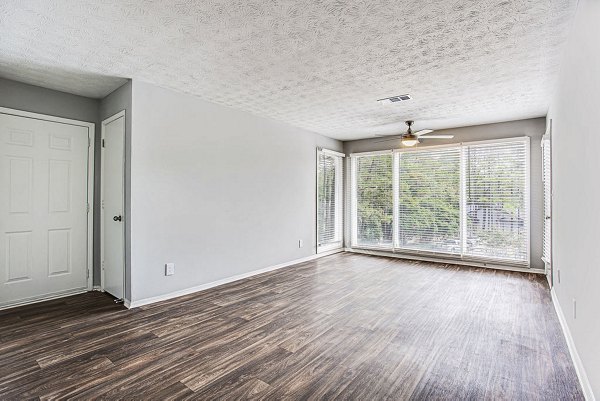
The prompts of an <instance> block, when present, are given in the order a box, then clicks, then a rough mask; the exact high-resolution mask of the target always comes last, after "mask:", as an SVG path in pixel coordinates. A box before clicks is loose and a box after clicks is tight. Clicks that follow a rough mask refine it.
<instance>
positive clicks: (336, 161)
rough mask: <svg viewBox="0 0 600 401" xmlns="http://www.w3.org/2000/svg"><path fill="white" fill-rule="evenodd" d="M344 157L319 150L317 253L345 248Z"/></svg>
mask: <svg viewBox="0 0 600 401" xmlns="http://www.w3.org/2000/svg"><path fill="white" fill-rule="evenodd" d="M342 157H343V154H341V153H337V152H333V151H330V150H326V149H319V150H317V252H323V251H327V250H332V249H335V248H340V247H342V245H343V240H342V238H343V218H344V217H343V210H344V209H343V205H344V203H343V174H342V171H343V163H342Z"/></svg>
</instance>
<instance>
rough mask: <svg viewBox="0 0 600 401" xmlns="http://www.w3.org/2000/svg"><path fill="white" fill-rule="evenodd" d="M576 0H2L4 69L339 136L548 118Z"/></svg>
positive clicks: (88, 92) (1, 72) (91, 91)
mask: <svg viewBox="0 0 600 401" xmlns="http://www.w3.org/2000/svg"><path fill="white" fill-rule="evenodd" d="M576 3H577V0H472V1H466V0H462V1H459V0H445V1H438V0H405V1H400V0H378V1H368V0H362V1H343V0H297V1H294V0H283V1H282V0H258V1H252V0H220V1H219V0H202V1H200V0H199V1H193V0H188V1H184V0H176V1H160V0H157V1H150V0H137V1H132V0H128V1H119V0H114V1H99V0H72V1H67V0H63V1H57V0H34V1H31V0H2V2H0V76H2V77H5V78H10V79H15V80H19V81H24V82H28V83H32V84H36V85H40V86H44V87H49V88H52V89H57V90H62V91H66V92H71V93H76V94H80V95H84V96H91V97H103V96H105V95H106V94H108V93H109V92H111V91H112V90H113V89H115V88H116V87H118V86H119V85H120V84H121V83H122V82H124V79H125V78H137V79H141V80H144V81H147V82H151V83H154V84H157V85H160V86H162V87H166V88H171V89H175V90H178V91H183V92H187V93H191V94H195V95H198V96H200V97H202V98H204V99H207V100H210V101H213V102H216V103H220V104H224V105H228V106H231V107H234V108H238V109H242V110H245V111H249V112H251V113H254V114H258V115H261V116H265V117H271V118H273V119H277V120H280V121H284V122H287V123H289V124H292V125H296V126H298V127H302V128H306V129H308V130H311V131H315V132H319V133H322V134H325V135H328V136H331V137H334V138H338V139H343V140H346V139H356V138H365V137H369V136H373V135H374V134H375V133H395V132H398V131H401V130H403V129H404V124H403V123H402V121H403V120H405V119H409V118H411V119H415V120H417V124H416V128H417V129H420V128H425V127H426V126H427V127H430V128H450V127H457V126H464V125H472V124H481V123H488V122H497V121H506V120H514V119H520V118H527V117H536V116H542V115H545V114H546V111H547V108H548V102H549V98H550V94H551V91H552V89H553V87H554V82H553V81H554V78H555V76H556V74H557V72H558V64H559V59H560V56H561V47H562V43H563V42H564V39H565V36H566V33H567V32H568V27H569V23H570V20H571V18H572V15H573V13H574V10H575V7H576ZM403 93H410V94H411V95H412V96H413V100H411V101H408V102H403V103H400V104H394V105H389V106H381V105H379V104H378V103H377V102H376V99H379V98H382V97H387V96H392V95H399V94H403Z"/></svg>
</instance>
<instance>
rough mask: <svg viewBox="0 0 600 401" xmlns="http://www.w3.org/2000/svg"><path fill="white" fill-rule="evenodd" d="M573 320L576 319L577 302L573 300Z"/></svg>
mask: <svg viewBox="0 0 600 401" xmlns="http://www.w3.org/2000/svg"><path fill="white" fill-rule="evenodd" d="M573 319H577V300H576V299H575V298H573Z"/></svg>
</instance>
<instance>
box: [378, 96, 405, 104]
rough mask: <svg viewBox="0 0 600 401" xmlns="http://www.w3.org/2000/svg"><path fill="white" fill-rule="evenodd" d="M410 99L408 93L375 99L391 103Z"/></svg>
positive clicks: (383, 102)
mask: <svg viewBox="0 0 600 401" xmlns="http://www.w3.org/2000/svg"><path fill="white" fill-rule="evenodd" d="M410 99H412V98H411V97H410V95H408V94H406V95H398V96H390V97H386V98H383V99H378V100H377V101H378V102H379V103H381V104H391V103H399V102H404V101H406V100H410Z"/></svg>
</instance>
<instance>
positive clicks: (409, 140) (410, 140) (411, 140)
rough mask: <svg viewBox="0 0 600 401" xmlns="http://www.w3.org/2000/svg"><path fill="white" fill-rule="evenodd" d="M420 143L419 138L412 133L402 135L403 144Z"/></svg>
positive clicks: (412, 144)
mask: <svg viewBox="0 0 600 401" xmlns="http://www.w3.org/2000/svg"><path fill="white" fill-rule="evenodd" d="M418 143H419V139H418V138H417V137H416V136H414V135H412V134H409V135H405V136H404V137H402V145H404V146H415V145H416V144H418Z"/></svg>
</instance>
